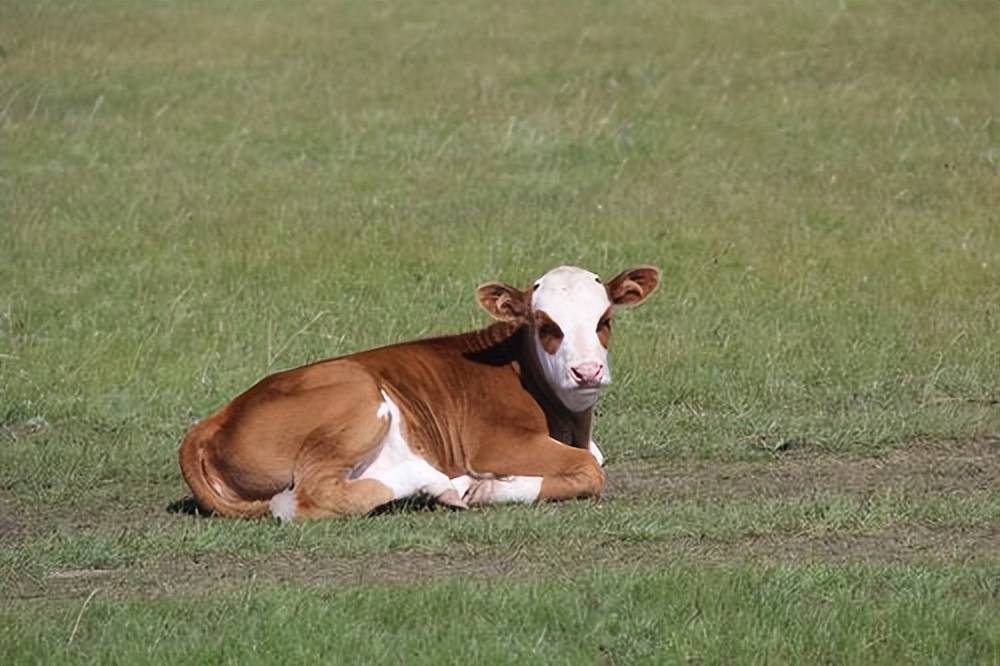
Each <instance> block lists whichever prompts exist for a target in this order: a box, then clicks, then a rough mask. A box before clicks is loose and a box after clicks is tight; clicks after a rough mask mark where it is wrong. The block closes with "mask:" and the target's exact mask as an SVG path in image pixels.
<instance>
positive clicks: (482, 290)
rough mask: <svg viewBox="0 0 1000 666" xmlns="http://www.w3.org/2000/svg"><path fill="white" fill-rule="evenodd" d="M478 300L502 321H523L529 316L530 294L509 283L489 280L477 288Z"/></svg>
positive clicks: (494, 316) (481, 305) (492, 315)
mask: <svg viewBox="0 0 1000 666" xmlns="http://www.w3.org/2000/svg"><path fill="white" fill-rule="evenodd" d="M476 300H477V301H478V302H479V305H480V307H482V308H483V309H484V310H486V311H487V312H489V313H490V316H491V317H493V318H494V319H499V320H500V321H510V322H521V321H524V320H525V319H526V318H527V316H528V295H527V294H525V293H524V292H523V291H521V290H520V289H515V288H514V287H511V286H510V285H508V284H501V283H499V282H487V283H486V284H481V285H479V288H478V289H476Z"/></svg>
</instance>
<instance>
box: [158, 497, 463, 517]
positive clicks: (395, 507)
mask: <svg viewBox="0 0 1000 666" xmlns="http://www.w3.org/2000/svg"><path fill="white" fill-rule="evenodd" d="M439 508H445V509H449V510H452V511H459V510H460V509H455V508H454V507H450V506H447V505H444V504H441V503H440V502H437V501H435V500H434V498H432V497H426V496H417V497H408V498H406V499H400V500H394V501H392V502H389V503H387V504H383V505H382V506H379V507H376V508H375V509H374V510H373V511H371V512H370V513H369V514H368V515H369V516H384V515H390V516H391V515H397V514H403V513H414V512H421V511H435V510H437V509H439ZM167 513H174V514H183V515H186V516H194V517H195V518H212V517H215V516H216V514H214V513H212V512H210V511H203V510H202V509H201V508H200V507H199V506H198V503H197V502H196V501H195V499H194V497H192V496H191V495H188V496H187V497H182V498H181V499H179V500H175V501H173V502H171V503H170V504H168V505H167Z"/></svg>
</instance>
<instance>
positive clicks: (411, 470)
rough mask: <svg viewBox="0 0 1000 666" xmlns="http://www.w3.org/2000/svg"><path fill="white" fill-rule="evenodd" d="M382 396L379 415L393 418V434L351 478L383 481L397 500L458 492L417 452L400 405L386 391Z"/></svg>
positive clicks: (391, 433) (391, 429)
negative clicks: (405, 433) (405, 432)
mask: <svg viewBox="0 0 1000 666" xmlns="http://www.w3.org/2000/svg"><path fill="white" fill-rule="evenodd" d="M382 397H383V398H384V399H385V402H383V403H382V405H381V406H379V411H378V416H380V417H381V416H383V413H382V410H383V408H384V409H385V414H384V416H387V417H388V418H389V419H390V422H389V431H388V432H387V433H386V435H385V439H383V440H382V443H381V444H380V445H379V448H378V450H377V453H376V454H375V456H374V457H373V458H372V459H370V461H368V462H365V463H362V464H360V465H357V466H356V467H355V468H354V469H352V470H351V474H350V478H356V479H375V480H376V481H381V482H382V483H384V484H385V485H387V486H389V488H391V489H392V495H393V499H402V498H404V497H411V496H412V495H416V494H418V493H425V494H427V495H430V496H431V497H439V496H441V495H442V494H444V493H445V492H447V491H449V490H454V489H455V488H454V487H453V486H452V484H451V481H449V480H448V477H447V476H445V475H444V474H442V473H441V472H439V471H438V470H436V469H434V467H433V466H431V464H430V463H429V462H427V461H426V460H424V459H423V458H421V457H420V456H418V455H417V454H415V453H414V452H413V450H412V449H411V448H410V445H409V444H408V443H407V441H406V438H405V437H404V436H403V429H402V424H403V415H402V414H401V413H400V411H399V406H398V405H396V403H395V402H393V400H392V398H390V397H389V396H388V395H387V394H386V393H385V391H383V392H382ZM459 497H461V493H459Z"/></svg>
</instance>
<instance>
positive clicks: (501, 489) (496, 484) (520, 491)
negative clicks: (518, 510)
mask: <svg viewBox="0 0 1000 666" xmlns="http://www.w3.org/2000/svg"><path fill="white" fill-rule="evenodd" d="M451 483H452V485H453V486H455V488H456V489H457V490H458V492H459V493H460V495H461V497H462V499H464V500H466V501H470V502H473V503H475V504H502V503H505V502H523V503H531V502H534V501H535V500H537V499H538V495H539V493H540V492H541V490H542V477H540V476H506V477H503V478H499V479H498V478H495V477H493V476H492V475H487V476H480V475H478V474H465V475H463V476H458V477H455V478H454V479H452V480H451Z"/></svg>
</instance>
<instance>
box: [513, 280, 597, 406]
mask: <svg viewBox="0 0 1000 666" xmlns="http://www.w3.org/2000/svg"><path fill="white" fill-rule="evenodd" d="M535 284H536V285H537V288H535V290H534V291H533V293H532V296H531V308H532V310H533V311H534V312H536V313H537V312H538V311H542V312H544V313H545V314H546V315H548V316H549V318H550V319H551V320H552V321H554V322H555V323H556V324H557V325H558V326H559V328H560V329H561V331H562V334H563V338H562V342H561V343H560V344H559V347H558V349H556V351H555V353H554V354H550V353H549V352H547V351H546V350H545V348H544V347H543V346H542V343H541V341H540V340H539V337H538V335H537V334H536V335H535V336H534V345H533V346H534V348H535V354H536V356H537V357H538V360H539V362H540V363H541V366H542V371H543V372H544V373H545V378H546V380H547V381H548V383H549V386H550V387H551V388H552V390H553V391H555V393H556V395H557V396H559V399H560V400H562V402H563V404H565V405H566V407H568V408H569V409H570V410H571V411H574V412H582V411H584V410H585V409H588V408H590V407H593V406H594V404H595V403H596V402H597V399H598V397H600V393H601V389H602V388H603V387H605V386H607V385H608V384H610V383H611V370H610V368H608V350H607V349H605V348H604V346H603V345H601V341H600V339H599V338H598V335H597V326H598V323H599V322H600V320H601V317H602V316H603V315H604V313H605V312H607V310H608V308H609V307H610V306H611V301H610V300H609V299H608V292H607V289H606V288H605V286H604V285H603V284H602V283H601V282H600V281H599V278H598V276H597V275H596V274H594V273H591V272H590V271H585V270H583V269H581V268H573V267H571V266H560V267H559V268H555V269H553V270H551V271H549V272H548V273H546V274H545V275H543V276H542V277H540V278H539V279H538V280H536V281H535Z"/></svg>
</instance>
